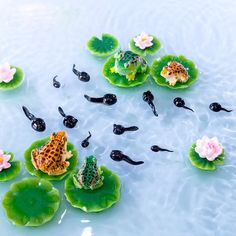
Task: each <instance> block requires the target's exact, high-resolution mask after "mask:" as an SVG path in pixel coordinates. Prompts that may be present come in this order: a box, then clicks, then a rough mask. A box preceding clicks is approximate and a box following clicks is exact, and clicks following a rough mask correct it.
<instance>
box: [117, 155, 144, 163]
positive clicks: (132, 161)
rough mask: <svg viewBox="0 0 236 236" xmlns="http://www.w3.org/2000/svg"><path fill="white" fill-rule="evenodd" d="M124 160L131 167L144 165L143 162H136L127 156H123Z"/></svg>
mask: <svg viewBox="0 0 236 236" xmlns="http://www.w3.org/2000/svg"><path fill="white" fill-rule="evenodd" d="M122 159H123V160H124V161H126V162H128V163H129V164H131V165H141V164H143V163H144V162H143V161H134V160H132V159H131V158H130V157H128V156H126V155H123V156H122Z"/></svg>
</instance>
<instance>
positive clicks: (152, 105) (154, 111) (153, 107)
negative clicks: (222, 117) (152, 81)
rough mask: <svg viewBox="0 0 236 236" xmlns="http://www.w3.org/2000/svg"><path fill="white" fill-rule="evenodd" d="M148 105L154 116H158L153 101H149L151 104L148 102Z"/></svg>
mask: <svg viewBox="0 0 236 236" xmlns="http://www.w3.org/2000/svg"><path fill="white" fill-rule="evenodd" d="M148 105H149V106H150V107H151V109H152V112H153V114H154V115H155V116H158V114H157V111H156V107H155V105H154V104H153V102H152V101H149V102H148Z"/></svg>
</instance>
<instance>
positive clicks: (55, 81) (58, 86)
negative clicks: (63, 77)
mask: <svg viewBox="0 0 236 236" xmlns="http://www.w3.org/2000/svg"><path fill="white" fill-rule="evenodd" d="M56 78H57V75H56V76H54V77H53V86H54V87H55V88H60V87H61V83H60V82H59V81H57V80H56Z"/></svg>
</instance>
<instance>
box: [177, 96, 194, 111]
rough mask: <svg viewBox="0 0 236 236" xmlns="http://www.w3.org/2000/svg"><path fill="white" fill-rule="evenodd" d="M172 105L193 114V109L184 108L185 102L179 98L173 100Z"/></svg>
mask: <svg viewBox="0 0 236 236" xmlns="http://www.w3.org/2000/svg"><path fill="white" fill-rule="evenodd" d="M174 104H175V106H177V107H182V108H184V109H187V110H190V111H192V112H194V110H193V109H191V108H189V107H186V106H185V101H184V100H183V99H182V98H180V97H177V98H175V99H174Z"/></svg>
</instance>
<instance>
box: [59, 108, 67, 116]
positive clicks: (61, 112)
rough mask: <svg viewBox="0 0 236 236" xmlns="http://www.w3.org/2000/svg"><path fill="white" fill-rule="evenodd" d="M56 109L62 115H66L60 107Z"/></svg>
mask: <svg viewBox="0 0 236 236" xmlns="http://www.w3.org/2000/svg"><path fill="white" fill-rule="evenodd" d="M58 111H59V113H60V114H61V115H62V116H63V117H66V114H65V112H64V111H63V109H62V108H61V107H58Z"/></svg>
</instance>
